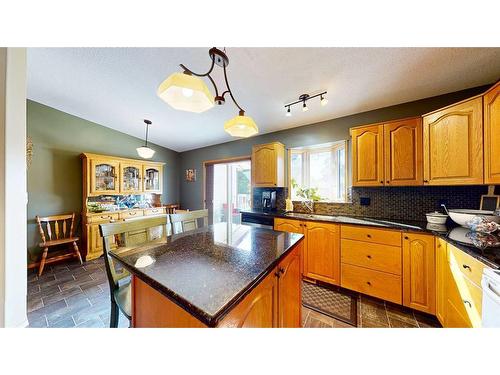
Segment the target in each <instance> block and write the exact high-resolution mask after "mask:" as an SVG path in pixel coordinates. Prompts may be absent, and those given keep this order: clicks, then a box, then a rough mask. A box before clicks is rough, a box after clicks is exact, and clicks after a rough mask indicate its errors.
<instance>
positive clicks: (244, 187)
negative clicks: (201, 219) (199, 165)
mask: <svg viewBox="0 0 500 375" xmlns="http://www.w3.org/2000/svg"><path fill="white" fill-rule="evenodd" d="M205 168H206V171H205V179H206V180H205V195H206V196H205V206H206V208H208V210H209V222H210V224H217V223H227V222H230V223H234V224H240V223H241V215H240V211H241V210H247V209H250V200H251V185H250V178H251V170H250V168H251V162H250V159H248V160H239V161H232V162H227V163H226V162H220V163H213V164H209V165H206V166H205Z"/></svg>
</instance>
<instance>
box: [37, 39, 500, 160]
mask: <svg viewBox="0 0 500 375" xmlns="http://www.w3.org/2000/svg"><path fill="white" fill-rule="evenodd" d="M208 49H209V48H208V47H207V48H29V49H28V97H29V99H32V100H34V101H37V102H40V103H43V104H46V105H48V106H50V107H54V108H57V109H59V110H61V111H64V112H67V113H70V114H72V115H75V116H78V117H81V118H84V119H87V120H90V121H93V122H96V123H98V124H101V125H104V126H107V127H110V128H112V129H116V130H119V131H121V132H124V133H127V134H130V135H133V136H136V137H139V138H142V137H144V124H143V122H142V119H144V118H148V119H150V120H152V121H153V125H152V127H151V128H150V140H151V141H152V142H154V143H156V144H159V145H162V146H165V147H168V148H171V149H173V150H176V151H185V150H190V149H194V148H198V147H203V146H208V145H213V144H217V143H222V142H227V141H230V140H233V139H234V138H232V137H231V136H229V135H228V134H226V133H225V132H224V130H223V125H224V122H225V121H226V120H228V119H229V118H231V117H233V116H235V115H236V114H237V110H236V108H235V106H234V105H233V103H232V102H231V101H230V99H229V98H228V97H227V101H226V104H225V105H224V106H222V107H219V106H216V107H214V108H212V109H211V110H209V111H207V112H204V113H201V114H197V113H189V112H183V111H177V110H174V109H173V108H171V107H170V106H169V105H168V104H166V103H165V102H163V101H162V100H161V99H159V98H158V97H157V96H156V89H157V87H158V85H159V84H160V83H161V82H162V81H163V80H164V79H165V78H166V77H167V76H168V75H170V74H171V73H172V72H175V71H180V68H179V64H180V63H183V64H185V65H186V66H187V67H189V68H190V69H192V70H194V71H196V72H205V71H206V70H207V69H208V68H209V63H210V59H209V57H208ZM226 52H227V54H228V56H229V59H230V63H229V67H228V77H229V84H230V85H231V89H232V90H233V92H234V95H235V97H236V100H237V101H238V102H239V104H240V105H241V106H242V107H243V108H244V109H245V110H246V113H247V115H249V116H251V117H253V119H254V120H255V122H256V123H257V125H258V126H259V129H260V133H261V134H262V133H268V132H273V131H277V130H281V129H286V128H292V127H296V126H300V125H305V124H310V123H314V122H318V121H323V120H328V119H332V118H337V117H342V116H346V115H349V114H354V113H359V112H364V111H368V110H372V109H376V108H381V107H386V106H390V105H394V104H398V103H404V102H408V101H412V100H417V99H421V98H425V97H430V96H435V95H439V94H444V93H447V92H452V91H457V90H461V89H465V88H469V87H474V86H479V85H482V84H487V83H491V82H493V81H495V80H497V79H498V78H500V48H227V51H226ZM214 78H215V80H216V82H217V83H220V84H219V89H222V86H223V76H222V75H221V69H220V68H218V67H216V71H215V74H214ZM207 85H208V86H209V87H210V88H212V87H211V85H210V83H209V82H207ZM320 90H327V91H328V95H327V97H328V100H329V103H328V105H327V106H325V107H321V106H320V105H319V100H314V101H311V102H310V104H309V107H310V110H309V111H308V112H305V113H304V112H302V111H301V110H300V106H296V107H295V108H293V112H294V113H293V116H292V117H285V116H284V115H285V110H284V108H283V105H284V104H286V103H288V102H290V101H293V100H295V99H296V98H297V97H298V96H299V95H300V94H302V93H311V92H318V91H320Z"/></svg>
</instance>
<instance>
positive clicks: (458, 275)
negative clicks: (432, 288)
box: [447, 265, 483, 327]
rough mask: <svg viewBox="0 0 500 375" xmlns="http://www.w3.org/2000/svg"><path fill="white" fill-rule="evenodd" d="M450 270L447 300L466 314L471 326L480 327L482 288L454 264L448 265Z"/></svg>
mask: <svg viewBox="0 0 500 375" xmlns="http://www.w3.org/2000/svg"><path fill="white" fill-rule="evenodd" d="M450 271H451V272H450V276H451V277H450V280H449V283H450V284H449V285H448V293H447V295H448V301H449V302H451V303H452V304H453V305H454V306H455V307H456V308H458V310H459V311H460V312H461V313H462V314H463V315H466V317H467V318H468V319H469V320H470V322H471V324H472V326H473V327H481V321H482V318H481V316H482V303H483V291H482V289H481V288H480V287H478V286H477V285H475V284H474V283H473V282H471V281H470V280H469V279H468V278H467V277H465V276H464V274H463V273H462V270H460V269H459V268H458V267H457V266H456V265H450ZM457 292H458V293H457Z"/></svg>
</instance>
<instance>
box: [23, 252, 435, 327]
mask: <svg viewBox="0 0 500 375" xmlns="http://www.w3.org/2000/svg"><path fill="white" fill-rule="evenodd" d="M109 313H110V300H109V284H108V281H107V278H106V272H105V268H104V260H103V259H102V258H100V259H96V260H93V261H89V262H86V263H84V264H83V265H80V264H79V263H77V262H73V263H61V264H55V265H49V266H47V267H46V269H45V270H44V273H43V274H42V276H41V277H38V276H37V275H36V273H35V272H34V271H33V270H30V271H29V273H28V320H29V327H33V328H35V327H36V328H45V327H50V328H56V327H57V328H73V327H82V328H104V327H109ZM302 325H303V326H304V327H307V328H341V327H351V328H352V326H350V325H348V324H346V323H344V322H342V321H340V320H336V319H333V318H331V317H329V316H327V315H324V314H320V313H318V312H316V311H313V310H310V309H308V308H306V307H303V308H302ZM119 327H128V320H127V318H126V317H125V316H123V315H121V314H120V320H119ZM358 327H370V328H389V327H391V328H406V327H408V328H410V327H411V328H417V327H422V328H423V327H440V325H439V322H438V321H437V319H436V318H435V317H432V316H429V315H427V314H423V313H418V312H416V311H413V310H411V309H408V308H405V307H402V306H399V305H394V304H392V303H389V302H384V301H381V300H377V299H375V298H370V297H365V296H359V297H358Z"/></svg>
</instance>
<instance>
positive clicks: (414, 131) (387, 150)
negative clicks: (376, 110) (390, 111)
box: [384, 117, 423, 186]
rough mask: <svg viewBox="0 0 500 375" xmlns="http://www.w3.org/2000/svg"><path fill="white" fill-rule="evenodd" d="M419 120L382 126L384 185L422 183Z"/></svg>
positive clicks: (420, 122) (421, 150)
mask: <svg viewBox="0 0 500 375" xmlns="http://www.w3.org/2000/svg"><path fill="white" fill-rule="evenodd" d="M422 153H423V145H422V118H421V117H417V118H409V119H406V120H401V121H394V122H390V123H386V124H384V161H385V168H384V175H385V185H388V186H412V185H422V183H423V161H422V157H423V155H422Z"/></svg>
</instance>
